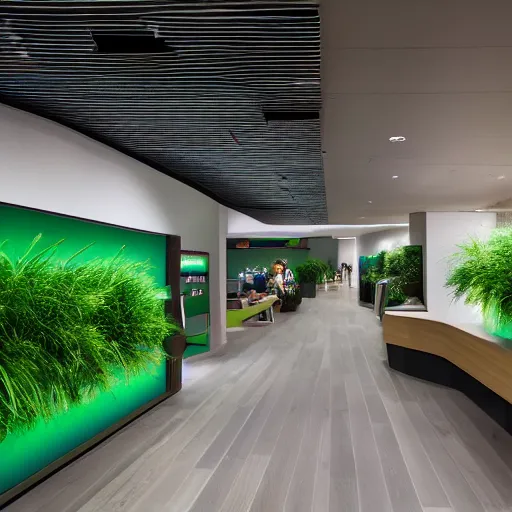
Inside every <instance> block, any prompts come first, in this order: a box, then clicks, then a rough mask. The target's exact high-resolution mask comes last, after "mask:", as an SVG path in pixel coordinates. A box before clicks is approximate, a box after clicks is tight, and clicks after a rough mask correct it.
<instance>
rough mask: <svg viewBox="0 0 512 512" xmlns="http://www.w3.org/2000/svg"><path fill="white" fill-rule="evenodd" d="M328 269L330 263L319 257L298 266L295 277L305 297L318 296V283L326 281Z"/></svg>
mask: <svg viewBox="0 0 512 512" xmlns="http://www.w3.org/2000/svg"><path fill="white" fill-rule="evenodd" d="M328 270H329V267H328V265H327V264H326V263H324V262H323V261H321V260H317V259H309V260H306V261H305V262H304V263H302V265H299V266H298V267H297V268H296V270H295V277H296V280H297V281H298V283H299V284H300V291H301V294H302V296H303V297H305V298H310V299H314V298H315V297H316V285H317V284H322V283H323V282H324V279H325V275H326V272H328Z"/></svg>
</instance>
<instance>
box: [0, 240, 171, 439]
mask: <svg viewBox="0 0 512 512" xmlns="http://www.w3.org/2000/svg"><path fill="white" fill-rule="evenodd" d="M40 238H41V235H39V236H38V237H36V239H35V240H34V242H33V243H32V244H31V246H30V247H29V248H28V250H27V251H26V253H25V254H24V255H23V256H22V257H20V258H19V259H18V260H17V261H13V260H11V259H10V258H9V257H8V256H7V255H6V254H5V253H4V252H2V251H1V247H3V244H2V245H1V246H0V332H1V334H0V440H1V439H2V438H3V436H5V435H6V434H7V433H8V432H21V431H24V430H27V429H30V428H31V427H33V426H34V424H35V423H36V422H37V421H38V420H39V419H40V418H43V419H45V420H48V419H50V418H51V417H52V416H53V415H54V414H55V413H56V412H58V411H62V410H66V409H67V408H68V407H69V406H71V405H73V404H78V403H80V402H82V401H83V400H84V399H86V398H87V397H90V396H93V395H94V393H95V392H97V391H98V390H107V389H109V388H110V386H111V385H112V384H113V383H114V370H115V369H118V368H119V367H122V368H124V370H125V372H126V375H127V376H130V375H134V374H137V373H139V372H141V371H144V370H145V369H146V368H147V367H148V365H150V364H151V363H156V362H158V361H161V359H162V357H164V353H163V350H162V341H163V339H164V338H165V337H166V336H169V335H171V334H174V333H177V332H178V331H179V328H178V327H177V326H176V325H175V324H174V323H173V322H172V321H171V320H170V319H168V318H166V316H165V314H164V308H163V302H162V300H160V299H158V298H157V294H158V293H162V290H161V289H159V288H158V287H156V285H155V283H154V281H153V279H152V278H150V277H149V275H148V273H147V271H148V269H149V266H148V264H147V263H132V262H128V261H125V260H124V259H123V257H122V252H121V253H119V254H118V255H117V256H116V257H114V258H112V259H110V260H92V261H89V262H87V263H82V264H74V262H73V260H74V258H75V256H77V255H78V254H80V253H82V252H83V251H84V250H86V249H87V248H85V249H83V250H82V251H79V253H77V254H75V256H73V257H72V258H70V259H69V260H67V261H65V262H58V261H57V260H56V258H55V252H56V250H57V248H58V246H59V245H60V244H61V243H62V241H61V242H58V243H57V244H54V245H52V246H50V247H48V248H46V249H44V250H42V251H40V252H37V253H35V254H33V253H34V250H35V248H36V246H37V244H38V242H39V239H40Z"/></svg>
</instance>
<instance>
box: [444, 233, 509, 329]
mask: <svg viewBox="0 0 512 512" xmlns="http://www.w3.org/2000/svg"><path fill="white" fill-rule="evenodd" d="M459 249H460V250H459V252H458V253H457V254H455V255H454V256H453V259H452V267H451V269H450V272H449V275H448V279H447V281H446V286H448V287H450V288H453V296H454V299H455V300H460V299H461V298H463V297H465V303H466V304H472V305H477V306H480V307H481V309H482V314H483V316H484V318H485V319H486V322H485V325H486V328H487V329H488V330H489V331H491V332H492V333H493V334H500V333H501V332H505V331H507V330H509V329H510V325H511V324H512V230H511V229H499V230H495V231H494V232H493V234H492V235H491V237H490V239H489V241H488V242H482V241H480V240H474V239H472V240H470V241H469V242H466V243H464V244H462V245H459Z"/></svg>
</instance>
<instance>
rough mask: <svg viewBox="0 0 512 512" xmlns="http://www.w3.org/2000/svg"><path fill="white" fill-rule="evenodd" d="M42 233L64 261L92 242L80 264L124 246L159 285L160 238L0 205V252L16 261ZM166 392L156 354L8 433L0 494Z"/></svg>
mask: <svg viewBox="0 0 512 512" xmlns="http://www.w3.org/2000/svg"><path fill="white" fill-rule="evenodd" d="M39 233H42V234H43V238H42V240H41V244H42V245H44V246H48V245H51V244H53V243H56V242H58V241H59V240H60V239H62V238H64V239H65V243H63V244H62V245H61V246H60V247H59V250H58V253H57V257H58V258H60V259H62V260H66V259H68V258H69V257H71V256H72V255H73V254H75V253H76V252H77V251H79V250H80V249H82V248H83V247H84V246H86V245H88V244H89V243H92V242H94V245H93V246H92V247H90V248H89V249H88V250H87V251H85V252H83V253H82V254H80V255H79V256H77V258H76V263H77V264H80V263H86V262H87V261H90V260H92V259H97V258H111V257H112V256H115V255H116V254H117V253H118V251H119V249H120V247H122V246H126V249H125V251H124V257H125V258H126V259H127V260H128V261H131V262H145V261H149V262H150V264H151V267H152V268H151V270H150V271H149V272H150V273H151V275H152V276H153V278H154V279H155V281H156V284H157V285H159V286H164V285H165V237H164V236H160V235H150V234H145V233H140V232H135V231H130V230H125V229H120V228H114V227H110V226H103V225H98V224H94V223H88V222H84V221H80V220H75V219H69V218H63V217H59V216H54V215H50V214H46V213H41V212H36V211H31V210H25V209H22V208H15V207H10V206H5V205H0V240H8V243H7V244H6V245H5V246H4V248H3V250H4V252H5V253H7V254H8V256H9V257H10V258H12V259H13V260H16V259H17V258H18V257H19V256H21V254H23V252H24V251H25V250H26V248H27V247H28V246H29V244H30V242H31V241H32V240H33V239H34V238H35V237H36V236H37V235H38V234H39ZM165 391H166V364H165V361H164V359H163V358H162V360H161V362H157V363H155V364H154V365H152V367H151V368H148V371H147V372H144V373H141V374H139V375H137V376H132V377H130V379H129V381H128V380H127V377H126V375H125V372H124V371H123V370H121V369H120V370H119V372H116V376H115V384H114V386H113V387H112V388H111V389H110V390H109V391H103V392H101V391H100V392H98V393H96V394H95V395H94V396H91V398H90V399H87V400H86V401H85V402H84V403H81V404H80V405H77V406H73V407H70V408H69V409H68V410H67V411H65V412H59V413H58V414H56V415H55V416H53V417H52V418H51V419H50V420H49V421H48V422H45V421H43V420H40V421H38V422H37V423H36V425H35V427H34V428H32V429H30V430H29V431H28V432H24V433H19V434H14V433H9V434H8V435H7V437H6V438H5V439H4V440H3V442H1V443H0V493H3V492H5V491H7V490H8V489H10V488H12V487H14V486H15V485H17V484H19V483H21V482H22V481H23V480H25V479H26V478H28V477H29V476H31V475H33V474H34V473H37V472H38V471H39V470H41V469H43V468H44V467H45V466H47V465H48V464H50V463H52V462H54V461H55V460H57V459H59V458H60V457H62V456H63V455H65V454H66V453H68V452H70V451H71V450H73V449H74V448H77V447H78V446H80V445H81V444H82V443H84V442H86V441H88V440H89V439H91V438H93V437H94V436H95V435H97V434H99V433H100V432H102V431H104V430H105V429H107V428H108V427H109V426H111V425H112V424H114V423H116V422H118V421H119V420H121V419H122V418H123V417H125V416H127V415H128V414H130V413H131V412H133V411H135V410H136V409H138V408H139V407H141V406H143V405H144V404H146V403H148V402H150V401H151V400H153V399H155V398H157V397H158V396H160V395H162V394H164V393H165Z"/></svg>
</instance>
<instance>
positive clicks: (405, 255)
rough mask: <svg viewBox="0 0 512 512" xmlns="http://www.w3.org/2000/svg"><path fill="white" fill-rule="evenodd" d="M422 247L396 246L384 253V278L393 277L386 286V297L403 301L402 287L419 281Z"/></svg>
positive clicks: (405, 296)
mask: <svg viewBox="0 0 512 512" xmlns="http://www.w3.org/2000/svg"><path fill="white" fill-rule="evenodd" d="M421 269H422V249H421V246H418V245H406V246H403V247H398V248H396V249H393V250H392V251H388V252H386V253H385V254H384V276H385V277H383V279H384V278H393V279H391V280H390V283H389V286H388V299H389V300H390V301H392V302H398V303H400V304H401V303H403V302H405V300H406V299H407V295H406V294H405V292H404V287H405V286H406V285H407V284H408V283H414V282H418V281H421V279H422V275H421Z"/></svg>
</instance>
